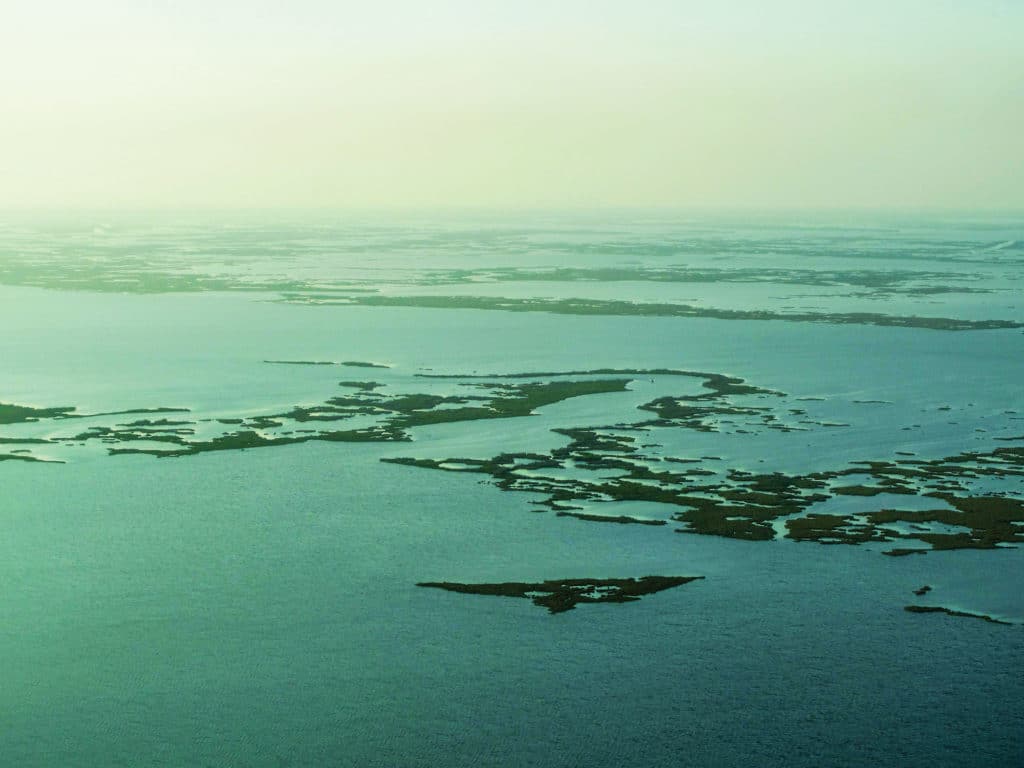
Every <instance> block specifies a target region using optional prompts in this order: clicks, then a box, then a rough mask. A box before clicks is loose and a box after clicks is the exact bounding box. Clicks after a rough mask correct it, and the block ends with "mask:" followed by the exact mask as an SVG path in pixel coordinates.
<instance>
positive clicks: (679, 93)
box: [0, 0, 1024, 210]
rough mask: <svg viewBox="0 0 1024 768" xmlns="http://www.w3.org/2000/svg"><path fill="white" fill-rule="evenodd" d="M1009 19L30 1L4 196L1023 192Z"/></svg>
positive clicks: (11, 46) (315, 200) (919, 203)
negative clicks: (33, 2)
mask: <svg viewBox="0 0 1024 768" xmlns="http://www.w3.org/2000/svg"><path fill="white" fill-rule="evenodd" d="M768 5H770V6H771V9H770V11H769V10H768V8H767V7H766V6H768ZM209 6H213V7H209ZM1022 33H1024V4H1021V3H1014V2H1009V1H1007V0H983V1H981V2H971V3H967V2H941V3H939V2H926V1H925V0H897V1H896V2H892V3H882V2H879V1H878V0H866V1H862V2H857V3H854V2H848V1H846V0H836V1H831V2H823V3H809V2H796V1H795V0H786V1H783V2H777V3H771V4H766V3H758V2H754V1H753V0H728V1H727V2H721V3H712V2H671V1H670V0H647V1H646V2H643V3H639V4H632V5H627V4H625V3H617V2H609V1H607V0H592V1H590V2H586V1H584V0H566V1H565V2H560V3H557V4H546V3H541V2H536V1H534V0H523V1H521V2H516V3H512V2H470V1H469V0H437V2H434V3H429V4H427V3H415V2H411V0H388V1H386V2H382V3H377V4H375V5H374V6H373V7H372V8H370V7H364V6H363V5H362V4H357V3H351V2H337V3H332V2H326V0H297V2H293V3H290V4H285V3H281V2H270V1H269V0H256V1H255V2H247V3H242V2H239V1H238V0H225V1H224V2H219V3H216V4H215V5H214V4H207V3H202V2H198V0H182V1H181V2H175V3H170V2H156V1H152V0H151V1H150V2H136V3H128V2H125V1H124V0H97V1H96V2H91V3H88V4H84V3H80V2H72V0H50V1H48V2H46V1H44V2H39V3H35V4H33V5H32V6H31V7H29V6H28V5H27V4H19V6H18V7H14V8H10V9H7V10H6V12H5V21H4V25H3V27H2V28H0V69H2V71H3V72H4V75H3V76H2V78H0V116H2V119H0V178H2V179H3V183H2V184H0V208H34V207H39V208H59V207H87V208H114V209H118V208H120V209H137V208H147V209H148V208H204V207H210V208H276V207H282V208H296V207H313V208H364V209H365V208H417V207H461V206H470V207H482V208H506V207H511V208H545V207H551V208H581V207H690V206H704V207H753V208H797V207H811V208H817V207H825V208H829V207H838V208H843V207H855V208H856V207H869V208H958V209H971V210H986V209H1001V210H1008V209H1022V208H1024V142H1022V141H1021V138H1020V137H1021V136H1024V46H1022V45H1021V44H1020V40H1021V36H1022Z"/></svg>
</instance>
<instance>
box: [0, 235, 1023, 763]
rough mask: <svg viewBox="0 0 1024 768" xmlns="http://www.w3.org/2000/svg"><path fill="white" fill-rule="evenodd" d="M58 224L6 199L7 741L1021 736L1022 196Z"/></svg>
mask: <svg viewBox="0 0 1024 768" xmlns="http://www.w3.org/2000/svg"><path fill="white" fill-rule="evenodd" d="M75 226H76V225H73V224H69V225H66V226H65V227H64V228H63V229H60V228H51V227H48V226H46V225H45V223H42V224H41V223H40V222H38V221H37V222H26V221H14V220H12V221H9V222H7V226H6V227H5V228H3V229H0V246H2V251H0V321H2V322H3V324H4V327H5V329H7V331H8V333H7V335H6V336H5V341H4V342H3V361H4V364H3V366H2V367H0V403H2V404H3V405H0V449H2V450H0V485H2V488H3V492H2V494H0V515H2V523H3V530H4V536H3V537H0V578H2V579H3V581H4V583H5V585H7V589H6V595H7V597H6V598H5V601H4V603H3V607H2V611H3V616H4V622H5V626H6V627H7V628H8V630H9V631H8V632H7V633H5V634H4V635H3V637H2V638H0V653H2V654H3V655H4V658H5V660H6V661H5V669H6V670H7V677H6V678H5V685H4V690H3V693H2V694H0V710H2V711H0V714H2V715H3V717H4V722H5V724H6V725H5V729H4V731H3V734H0V754H4V755H5V757H7V758H8V759H9V760H11V761H12V764H18V765H25V766H36V765H39V766H43V765H47V766H48V765H53V764H61V763H62V764H82V765H107V764H117V763H120V764H131V765H146V764H156V762H157V761H158V759H159V760H162V761H163V762H165V763H167V764H214V765H220V764H248V765H254V766H271V765H281V764H284V765H322V764H339V765H396V764H399V765H406V764H407V765H424V766H427V765H436V764H447V765H453V766H469V765H476V764H480V763H481V761H482V760H483V761H484V762H490V763H493V764H498V765H523V764H532V765H538V766H563V765H570V764H587V765H595V766H612V765H621V764H637V765H651V766H655V765H670V764H676V763H677V762H678V756H679V755H680V754H690V755H698V756H699V759H700V761H701V762H702V763H706V764H714V765H723V766H741V765H748V764H749V760H750V756H751V755H755V754H756V755H762V756H767V755H786V756H787V759H786V764H787V765H793V766H808V767H810V766H818V765H827V764H846V765H856V766H860V765H863V766H869V765H877V764H886V763H887V762H891V761H892V760H893V759H894V757H893V756H897V755H898V756H899V762H900V763H901V765H910V766H917V765H919V766H929V767H930V766H933V765H953V766H979V765H980V766H1003V765H1007V764H1014V763H1015V762H1016V761H1018V758H1019V757H1020V756H1021V755H1022V754H1024V752H1022V743H1021V740H1020V734H1021V733H1024V711H1022V709H1021V707H1020V702H1021V701H1024V684H1022V682H1021V681H1022V680H1024V669H1022V668H1021V663H1020V659H1021V658H1022V652H1024V631H1022V629H1021V625H1022V623H1024V603H1022V593H1024V591H1022V590H1021V589H1020V584H1021V583H1022V580H1024V547H1022V546H1021V543H1022V541H1024V400H1022V397H1021V389H1020V384H1019V382H1020V381H1021V380H1022V379H1024V368H1022V362H1021V361H1022V360H1024V334H1022V333H1021V332H1020V328H1019V327H1018V326H1019V324H1020V323H1021V322H1024V312H1022V311H1021V307H1022V304H1021V299H1022V292H1024V291H1022V286H1024V249H1022V248H1021V247H1019V243H1020V242H1021V240H1022V233H1021V232H1020V231H1019V222H1016V221H1013V220H1007V219H1001V220H993V221H979V220H976V219H970V218H964V219H951V220H944V221H929V220H913V221H910V220H908V221H898V222H893V221H886V222H867V221H865V222H862V223H860V224H858V223H856V222H854V223H851V222H850V221H844V222H841V223H834V222H833V223H830V222H822V223H821V224H820V226H816V227H814V228H811V229H808V228H800V227H789V226H785V225H782V224H779V223H774V224H772V225H771V226H770V227H768V226H762V225H760V224H758V223H757V222H736V221H725V220H715V221H706V222H702V223H701V225H700V227H695V226H692V225H689V224H686V223H682V222H671V221H668V222H666V221H665V220H663V219H655V218H651V219H638V220H630V221H628V222H626V221H622V222H617V223H612V222H608V221H603V220H598V219H593V218H590V219H588V218H580V219H573V218H571V217H568V218H566V219H564V220H561V221H560V222H559V223H558V224H557V225H555V224H552V223H551V222H545V223H544V224H543V225H541V224H538V223H531V222H530V221H529V220H525V219H524V220H516V221H511V220H502V221H498V222H489V221H462V222H461V223H460V224H459V225H458V226H454V225H453V224H452V223H451V222H444V221H422V222H418V223H416V224H415V226H413V225H411V224H405V225H398V224H394V225H391V224H388V225H386V226H385V225H383V224H381V222H374V223H372V224H366V225H364V224H361V223H359V222H344V221H337V222H331V221H323V220H319V221H314V220H303V219H301V218H300V219H293V220H289V219H287V218H283V219H282V220H281V221H278V222H270V221H258V222H250V223H248V224H244V223H243V224H242V225H240V227H239V228H234V229H223V228H214V227H211V226H209V225H206V224H203V223H202V222H195V223H186V224H174V225H170V224H167V225H166V226H162V227H161V228H154V227H153V226H152V225H151V224H150V223H147V222H146V221H145V220H141V219H140V220H132V221H123V222H120V223H116V222H115V223H114V224H112V225H111V226H109V227H108V226H106V225H104V227H102V228H100V229H98V230H97V231H94V228H96V227H95V222H92V221H90V222H88V226H86V225H85V224H83V225H82V226H83V227H84V228H82V229H76V228H75ZM1007 243H1009V245H1007ZM996 246H998V247H996ZM993 248H995V250H993ZM425 250H429V251H430V253H431V254H432V258H431V260H430V263H431V266H430V268H425V267H423V266H421V264H422V260H421V259H420V256H421V255H422V253H424V252H425ZM371 251H372V253H373V254H374V259H373V260H367V259H366V258H364V256H365V254H366V253H368V252H371ZM281 253H288V254H290V256H289V258H288V261H287V263H284V262H281V261H279V260H278V256H277V255H279V254H281ZM83 256H84V257H88V258H83ZM229 262H230V266H226V265H228V264H229ZM359 296H362V297H364V298H365V299H367V300H366V301H363V300H360V299H359V298H358V297H359ZM419 296H428V297H430V299H429V302H418V299H416V297H419ZM466 296H481V297H483V298H482V299H481V302H480V306H472V302H468V303H467V301H466V299H465V297H466ZM380 297H383V300H379V299H380ZM474 301H475V300H474ZM552 302H569V303H568V304H565V305H564V306H566V307H569V308H570V309H572V308H573V307H577V306H588V307H589V306H591V305H593V306H594V307H596V308H597V309H598V310H602V311H595V312H590V311H587V312H575V311H572V312H564V313H563V312H557V311H550V308H551V306H552ZM573 302H583V303H582V304H573ZM608 302H613V303H611V304H609V303H608ZM614 302H618V303H614ZM503 304H507V305H509V306H511V307H512V308H511V309H508V307H505V306H501V305H503ZM638 305H650V306H655V307H656V306H661V305H666V306H672V307H677V306H682V305H686V306H689V307H695V308H697V310H698V311H694V312H690V311H689V310H686V311H681V312H676V311H675V310H673V311H671V312H660V313H659V312H652V311H650V310H649V308H648V309H640V310H638V311H633V310H631V309H630V308H631V307H634V306H638ZM620 306H621V307H622V308H624V309H623V311H622V312H618V311H615V312H612V311H604V310H609V309H615V308H617V307H620ZM627 309H630V311H625V310H627ZM502 310H505V311H502ZM719 310H721V311H723V312H728V313H733V314H729V315H727V316H726V315H723V314H721V312H719ZM735 312H740V313H743V314H735ZM780 315H785V317H780ZM847 315H850V316H856V322H853V321H850V322H846V321H842V320H839V321H837V320H836V318H838V317H842V316H847ZM908 318H911V319H913V318H919V319H920V318H923V320H922V321H921V322H917V321H916V320H914V321H913V322H908V321H907V319H908ZM780 320H783V321H780ZM901 555H914V556H913V557H911V556H901ZM650 574H668V576H661V577H652V576H650ZM672 574H689V575H686V576H672ZM698 577H700V580H699V581H692V580H693V579H695V578H698ZM418 585H427V586H429V587H433V588H423V587H421V586H418ZM922 585H925V586H927V590H925V591H922V590H924V587H923V586H922ZM677 586H678V587H679V588H678V589H676V588H674V587H677ZM668 587H673V588H668ZM500 596H505V597H507V598H510V599H497V597H500ZM636 597H640V598H641V599H639V600H636V599H633V598H636ZM513 598H514V599H513ZM911 600H913V601H916V602H913V603H912V604H911V605H908V602H910V601H911ZM535 605H536V606H537V607H539V608H541V610H537V608H536V607H534V606H535ZM570 608H575V610H569V609H570ZM551 612H556V613H558V614H559V615H557V616H549V615H548V614H549V613H551ZM972 618H973V619H974V620H973V621H972V620H971V619H972ZM979 619H986V620H979ZM979 649H983V652H979ZM951 691H952V692H955V695H950V692H951ZM851 701H856V702H859V705H858V706H855V707H851V706H850V702H851ZM765 711H775V712H782V713H785V717H786V720H787V722H790V723H795V724H798V726H799V727H793V728H787V729H783V730H781V731H780V730H779V729H778V728H777V727H775V726H771V727H769V725H766V723H765V722H764V721H763V718H762V717H761V716H760V714H761V713H763V712H765ZM883 720H884V721H885V723H886V724H885V725H884V726H883V725H880V723H881V722H882V721H883ZM608 722H616V723H620V724H622V725H623V727H624V728H625V729H627V730H628V732H630V733H635V734H637V739H636V740H635V741H634V742H631V743H624V742H623V741H622V739H621V738H620V737H619V736H620V735H621V732H622V731H621V729H609V728H608V727H607V723H608ZM111 723H115V724H116V727H114V726H111ZM965 733H970V734H971V735H970V737H969V738H965V737H964V736H963V734H965ZM841 743H843V744H854V745H856V749H854V750H850V749H848V748H845V747H842V748H841V747H840V746H839V745H840V744H841ZM154 755H157V756H159V758H155V757H154ZM485 757H486V759H485ZM765 760H766V762H767V764H772V761H771V759H768V758H767V757H765ZM777 764H781V763H777Z"/></svg>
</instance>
